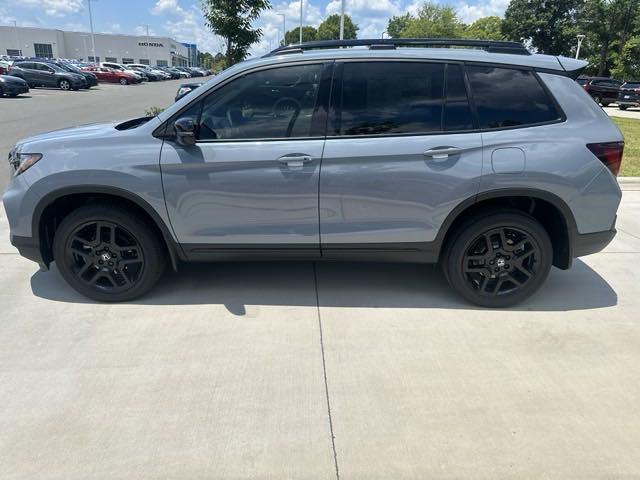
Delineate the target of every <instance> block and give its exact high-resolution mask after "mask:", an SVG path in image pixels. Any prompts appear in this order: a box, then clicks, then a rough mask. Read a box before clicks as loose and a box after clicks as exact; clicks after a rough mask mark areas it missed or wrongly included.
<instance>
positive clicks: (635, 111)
mask: <svg viewBox="0 0 640 480" xmlns="http://www.w3.org/2000/svg"><path fill="white" fill-rule="evenodd" d="M602 108H603V109H604V111H605V112H607V115H609V116H610V117H622V118H634V119H636V120H640V108H636V107H634V108H630V109H627V110H620V109H619V108H618V106H617V105H616V106H608V107H602Z"/></svg>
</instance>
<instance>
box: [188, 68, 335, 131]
mask: <svg viewBox="0 0 640 480" xmlns="http://www.w3.org/2000/svg"><path fill="white" fill-rule="evenodd" d="M321 71H322V65H300V66H293V67H282V68H273V69H270V70H262V71H259V72H254V73H249V74H247V75H244V76H242V77H240V78H238V79H236V80H233V81H232V82H231V83H229V84H227V85H225V86H223V87H221V88H219V89H217V90H216V91H214V92H213V93H212V94H210V95H209V96H208V97H207V98H206V99H205V100H204V103H203V105H202V113H201V117H200V122H199V124H200V128H199V130H200V132H199V138H200V139H201V140H233V139H252V138H254V139H259V138H289V137H309V136H320V135H322V134H323V132H321V131H316V132H314V131H313V130H317V129H313V128H312V121H313V117H314V112H315V108H316V103H317V98H318V91H319V89H320V76H321Z"/></svg>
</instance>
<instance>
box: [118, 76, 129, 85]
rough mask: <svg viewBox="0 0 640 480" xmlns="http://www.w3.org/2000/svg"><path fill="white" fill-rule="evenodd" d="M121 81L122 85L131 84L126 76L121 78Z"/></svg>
mask: <svg viewBox="0 0 640 480" xmlns="http://www.w3.org/2000/svg"><path fill="white" fill-rule="evenodd" d="M119 83H120V85H129V80H127V79H126V78H121V79H120V82H119Z"/></svg>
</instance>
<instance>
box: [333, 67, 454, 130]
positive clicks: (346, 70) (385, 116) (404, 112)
mask: <svg viewBox="0 0 640 480" xmlns="http://www.w3.org/2000/svg"><path fill="white" fill-rule="evenodd" d="M342 78H343V80H342V88H341V89H338V91H337V93H336V94H335V95H334V98H333V106H334V108H335V116H334V118H333V121H332V124H333V125H332V127H331V134H334V135H375V134H398V133H427V132H433V131H439V130H441V128H442V109H443V87H444V81H443V80H444V64H429V63H421V62H370V63H361V62H357V63H356V62H354V63H346V64H344V66H343V74H342Z"/></svg>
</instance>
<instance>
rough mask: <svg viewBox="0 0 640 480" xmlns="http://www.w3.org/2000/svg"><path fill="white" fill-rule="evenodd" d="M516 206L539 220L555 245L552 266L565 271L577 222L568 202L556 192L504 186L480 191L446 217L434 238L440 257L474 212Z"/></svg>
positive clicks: (569, 258) (570, 255)
mask: <svg viewBox="0 0 640 480" xmlns="http://www.w3.org/2000/svg"><path fill="white" fill-rule="evenodd" d="M504 207H509V208H516V209H518V210H521V211H523V212H525V213H528V214H529V215H531V216H533V217H534V218H535V219H536V220H538V221H539V222H540V223H541V224H542V226H543V227H544V228H545V230H546V231H547V233H548V234H549V236H550V237H551V240H552V243H553V245H554V251H553V265H555V266H556V267H558V268H560V269H563V270H566V269H568V268H570V267H571V264H572V262H573V248H572V244H573V239H574V238H575V236H576V235H577V227H576V221H575V218H574V216H573V213H572V212H571V209H570V208H569V206H568V205H567V203H566V202H565V201H564V200H563V199H561V198H560V197H558V196H557V195H555V194H553V193H550V192H547V191H544V190H538V189H529V188H504V189H496V190H490V191H486V192H481V193H479V194H477V195H475V196H473V197H471V198H468V199H467V200H465V201H463V202H462V203H460V204H459V205H458V206H457V207H456V208H454V209H453V210H452V211H451V213H450V214H449V215H448V216H447V218H446V219H445V221H444V222H443V224H442V227H441V228H440V231H439V233H438V236H437V237H436V244H437V245H438V249H439V251H440V257H441V256H442V253H443V251H444V249H445V248H446V247H447V245H448V242H449V241H450V239H451V237H452V236H453V235H454V234H455V231H456V229H457V228H458V226H460V225H461V224H462V223H463V222H464V221H465V220H466V219H468V218H469V217H471V216H473V215H474V214H478V213H481V212H483V211H486V210H488V209H496V208H504Z"/></svg>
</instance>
